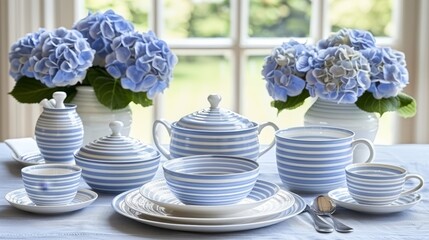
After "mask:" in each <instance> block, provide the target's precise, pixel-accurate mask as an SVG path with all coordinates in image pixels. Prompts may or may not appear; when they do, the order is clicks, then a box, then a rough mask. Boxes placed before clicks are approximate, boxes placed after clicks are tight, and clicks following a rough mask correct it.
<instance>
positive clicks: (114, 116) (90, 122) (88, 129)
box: [72, 86, 132, 145]
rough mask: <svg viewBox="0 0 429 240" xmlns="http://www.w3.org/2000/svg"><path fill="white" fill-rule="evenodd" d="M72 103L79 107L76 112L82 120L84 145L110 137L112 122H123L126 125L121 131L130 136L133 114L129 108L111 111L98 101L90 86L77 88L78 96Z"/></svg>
mask: <svg viewBox="0 0 429 240" xmlns="http://www.w3.org/2000/svg"><path fill="white" fill-rule="evenodd" d="M72 103H74V104H76V105H77V108H76V112H77V113H78V114H79V116H80V118H81V119H82V123H83V129H84V138H83V145H86V144H88V143H90V142H92V141H94V140H96V139H98V138H100V137H104V136H108V135H110V134H111V130H110V128H109V123H110V122H112V121H121V122H122V123H123V124H124V127H123V128H122V130H121V134H122V135H123V136H128V135H129V134H130V129H131V123H132V112H131V109H130V107H129V106H127V107H125V108H123V109H119V110H110V109H109V108H107V107H105V106H104V105H102V104H101V103H100V102H99V101H98V100H97V97H96V96H95V92H94V89H93V88H92V87H90V86H80V87H77V94H76V96H75V97H74V99H73V100H72Z"/></svg>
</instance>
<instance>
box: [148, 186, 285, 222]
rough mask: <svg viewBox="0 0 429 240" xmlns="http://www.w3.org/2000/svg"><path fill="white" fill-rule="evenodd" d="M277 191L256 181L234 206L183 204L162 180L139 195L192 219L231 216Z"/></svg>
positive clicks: (266, 198) (261, 202)
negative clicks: (243, 197)
mask: <svg viewBox="0 0 429 240" xmlns="http://www.w3.org/2000/svg"><path fill="white" fill-rule="evenodd" d="M279 189H280V188H279V187H278V186H277V185H276V184H274V183H270V182H267V181H263V180H257V181H256V183H255V186H254V187H253V189H252V191H251V192H250V193H249V195H248V196H247V197H246V198H245V199H243V200H241V201H240V202H238V203H236V204H231V205H216V206H202V205H185V204H183V203H182V202H180V201H179V200H178V199H177V198H176V196H175V195H174V194H173V193H172V192H171V191H170V189H169V187H168V186H167V183H166V181H165V180H164V179H159V180H155V181H152V182H149V183H147V184H145V185H143V186H142V187H141V188H140V194H141V195H142V196H143V197H145V198H146V199H148V200H149V201H151V202H153V203H155V204H157V205H159V206H161V207H164V208H165V209H167V210H168V211H174V212H175V213H177V214H183V215H186V216H194V217H195V216H204V217H216V216H225V215H232V214H236V213H238V212H241V211H245V210H248V209H251V208H254V207H257V206H259V205H261V204H263V203H265V202H267V201H269V200H270V199H272V198H273V197H274V196H275V195H276V194H277V192H278V191H279Z"/></svg>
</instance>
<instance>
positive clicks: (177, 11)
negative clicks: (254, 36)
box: [164, 0, 230, 39]
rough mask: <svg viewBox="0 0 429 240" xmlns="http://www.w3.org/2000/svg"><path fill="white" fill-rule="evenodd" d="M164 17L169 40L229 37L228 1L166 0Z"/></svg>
mask: <svg viewBox="0 0 429 240" xmlns="http://www.w3.org/2000/svg"><path fill="white" fill-rule="evenodd" d="M164 17H165V18H164V23H165V29H164V34H165V36H166V37H167V38H176V39H177V38H192V37H197V38H198V37H228V36H229V32H230V24H229V22H230V8H229V1H227V0H165V1H164Z"/></svg>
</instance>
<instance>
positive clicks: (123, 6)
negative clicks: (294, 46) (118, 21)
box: [85, 0, 150, 32]
mask: <svg viewBox="0 0 429 240" xmlns="http://www.w3.org/2000/svg"><path fill="white" fill-rule="evenodd" d="M149 3H150V1H134V0H122V1H117V0H85V8H86V10H87V11H91V12H98V11H102V12H104V11H106V10H109V9H112V10H113V11H115V12H116V13H117V14H119V15H121V16H122V17H124V18H125V19H127V20H128V21H130V22H132V23H133V24H134V27H135V29H136V30H138V31H141V32H147V31H148V27H149V24H148V12H149Z"/></svg>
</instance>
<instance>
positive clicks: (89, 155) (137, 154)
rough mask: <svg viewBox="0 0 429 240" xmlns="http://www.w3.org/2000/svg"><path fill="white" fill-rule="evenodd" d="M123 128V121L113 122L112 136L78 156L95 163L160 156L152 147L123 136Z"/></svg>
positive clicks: (88, 147) (92, 144) (111, 125)
mask: <svg viewBox="0 0 429 240" xmlns="http://www.w3.org/2000/svg"><path fill="white" fill-rule="evenodd" d="M123 126H124V124H123V123H122V122H121V121H113V122H111V123H110V124H109V127H110V129H111V130H112V134H111V135H110V136H105V137H102V138H99V139H97V140H94V141H93V142H91V143H89V144H87V145H86V146H84V147H82V148H81V149H80V150H79V152H78V153H77V154H76V156H77V157H80V158H83V159H87V160H95V161H97V160H99V161H142V160H145V159H147V160H149V159H153V158H156V157H159V156H160V154H159V152H158V151H157V150H155V149H154V148H153V147H151V146H150V145H147V144H144V143H142V142H141V141H139V140H137V139H133V138H130V137H126V136H122V135H121V133H120V132H121V129H122V127H123Z"/></svg>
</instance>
